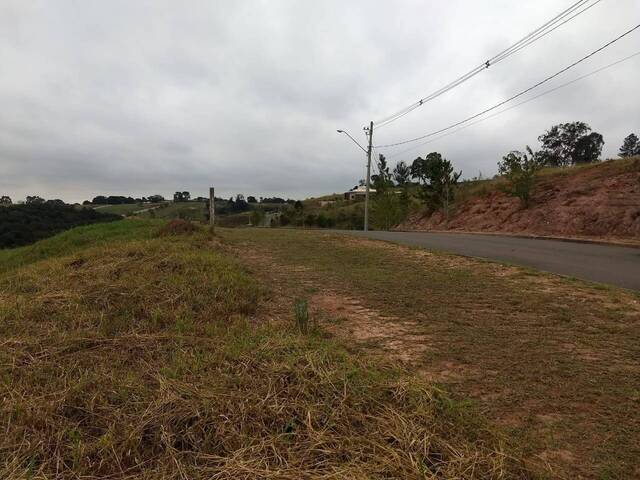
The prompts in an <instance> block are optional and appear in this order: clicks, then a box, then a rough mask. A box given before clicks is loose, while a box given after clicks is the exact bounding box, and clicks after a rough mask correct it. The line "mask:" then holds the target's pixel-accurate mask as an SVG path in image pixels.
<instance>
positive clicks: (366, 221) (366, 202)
mask: <svg viewBox="0 0 640 480" xmlns="http://www.w3.org/2000/svg"><path fill="white" fill-rule="evenodd" d="M365 130H366V128H365ZM372 149H373V122H371V123H370V124H369V148H368V149H367V183H366V187H365V188H366V190H365V194H364V231H365V232H368V231H369V183H370V180H371V150H372Z"/></svg>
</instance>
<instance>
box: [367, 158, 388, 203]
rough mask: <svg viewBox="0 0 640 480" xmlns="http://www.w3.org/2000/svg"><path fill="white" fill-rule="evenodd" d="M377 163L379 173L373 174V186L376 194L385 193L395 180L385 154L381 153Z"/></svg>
mask: <svg viewBox="0 0 640 480" xmlns="http://www.w3.org/2000/svg"><path fill="white" fill-rule="evenodd" d="M376 164H377V166H378V174H377V175H372V176H371V180H372V183H373V188H374V189H375V191H376V195H378V194H384V193H385V192H386V191H387V190H388V189H389V187H393V180H392V177H391V173H389V165H387V159H386V158H385V156H384V155H382V154H380V156H379V157H378V161H377V162H376Z"/></svg>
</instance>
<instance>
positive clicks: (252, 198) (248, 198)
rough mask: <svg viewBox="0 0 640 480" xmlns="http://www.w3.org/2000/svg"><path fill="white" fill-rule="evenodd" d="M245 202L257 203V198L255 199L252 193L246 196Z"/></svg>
mask: <svg viewBox="0 0 640 480" xmlns="http://www.w3.org/2000/svg"><path fill="white" fill-rule="evenodd" d="M247 203H258V200H256V197H254V196H253V195H249V196H248V197H247Z"/></svg>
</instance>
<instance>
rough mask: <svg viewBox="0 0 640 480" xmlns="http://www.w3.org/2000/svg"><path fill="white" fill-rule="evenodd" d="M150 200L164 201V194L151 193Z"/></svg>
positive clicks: (153, 201) (155, 201)
mask: <svg viewBox="0 0 640 480" xmlns="http://www.w3.org/2000/svg"><path fill="white" fill-rule="evenodd" d="M148 200H149V201H150V202H151V203H160V202H164V197H163V196H162V195H149V197H148Z"/></svg>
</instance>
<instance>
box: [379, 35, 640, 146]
mask: <svg viewBox="0 0 640 480" xmlns="http://www.w3.org/2000/svg"><path fill="white" fill-rule="evenodd" d="M638 28H640V24H638V25H636V26H635V27H633V28H631V29H630V30H627V31H626V32H624V33H623V34H622V35H619V36H618V37H616V38H614V39H613V40H611V41H610V42H608V43H606V44H604V45H603V46H601V47H600V48H598V49H596V50H594V51H593V52H591V53H589V54H588V55H585V56H584V57H582V58H581V59H580V60H577V61H575V62H573V63H572V64H571V65H569V66H567V67H564V68H563V69H562V70H558V71H557V72H556V73H554V74H553V75H549V76H548V77H546V78H545V79H544V80H541V81H539V82H538V83H536V84H535V85H532V86H531V87H529V88H526V89H524V90H522V91H521V92H519V93H516V94H515V95H513V96H512V97H509V98H508V99H506V100H503V101H501V102H500V103H497V104H495V105H494V106H492V107H489V108H486V109H484V110H483V111H481V112H479V113H476V114H475V115H471V116H470V117H467V118H465V119H464V120H461V121H459V122H456V123H454V124H452V125H449V126H448V127H445V128H441V129H440V130H436V131H434V132H430V133H427V134H425V135H421V136H419V137H415V138H411V139H409V140H404V141H401V142H396V143H389V144H386V145H376V148H389V147H395V146H397V145H404V144H406V143H412V142H417V141H418V140H422V139H423V138H427V137H432V136H433V135H437V134H439V133H442V132H445V131H447V130H450V129H452V128H455V127H457V126H459V125H462V124H464V123H467V122H469V121H471V120H473V119H474V118H478V117H480V116H481V115H484V114H485V113H488V112H490V111H492V110H495V109H496V108H498V107H501V106H502V105H504V104H506V103H508V102H510V101H512V100H515V99H516V98H518V97H521V96H522V95H524V94H526V93H529V92H530V91H531V90H533V89H535V88H537V87H539V86H540V85H543V84H545V83H547V82H548V81H550V80H552V79H554V78H556V77H557V76H558V75H561V74H562V73H564V72H566V71H567V70H569V69H571V68H573V67H575V66H576V65H578V64H580V63H582V62H584V61H585V60H587V59H589V58H591V57H592V56H594V55H595V54H597V53H599V52H601V51H602V50H604V49H605V48H607V47H609V46H611V45H613V44H614V43H616V42H617V41H618V40H620V39H622V38H623V37H626V36H627V35H629V34H630V33H632V32H633V31H635V30H637V29H638Z"/></svg>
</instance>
